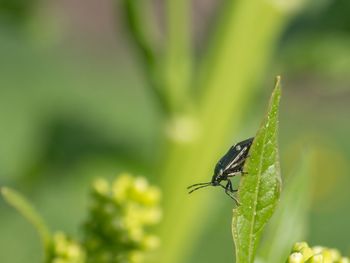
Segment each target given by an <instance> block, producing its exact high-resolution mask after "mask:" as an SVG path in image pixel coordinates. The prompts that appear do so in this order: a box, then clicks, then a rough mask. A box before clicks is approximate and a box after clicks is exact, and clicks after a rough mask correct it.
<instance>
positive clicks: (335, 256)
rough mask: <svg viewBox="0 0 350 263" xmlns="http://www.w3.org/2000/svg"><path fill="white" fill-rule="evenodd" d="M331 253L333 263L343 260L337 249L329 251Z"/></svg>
mask: <svg viewBox="0 0 350 263" xmlns="http://www.w3.org/2000/svg"><path fill="white" fill-rule="evenodd" d="M328 251H329V252H330V253H331V257H332V261H339V260H340V258H341V255H340V252H339V251H338V250H337V249H334V248H333V249H329V250H328Z"/></svg>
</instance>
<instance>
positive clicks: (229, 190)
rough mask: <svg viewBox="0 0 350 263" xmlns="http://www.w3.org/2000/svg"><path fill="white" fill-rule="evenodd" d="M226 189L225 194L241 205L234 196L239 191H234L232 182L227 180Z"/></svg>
mask: <svg viewBox="0 0 350 263" xmlns="http://www.w3.org/2000/svg"><path fill="white" fill-rule="evenodd" d="M224 188H225V193H226V194H227V195H228V196H229V197H230V198H231V199H233V200H234V201H235V203H236V205H240V203H239V202H238V200H237V198H236V197H235V196H234V195H233V193H234V192H237V190H233V188H232V183H231V181H230V180H227V184H226V186H225V187H224Z"/></svg>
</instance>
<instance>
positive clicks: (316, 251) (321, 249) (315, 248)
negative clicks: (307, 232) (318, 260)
mask: <svg viewBox="0 0 350 263" xmlns="http://www.w3.org/2000/svg"><path fill="white" fill-rule="evenodd" d="M324 249H325V248H324V247H321V246H314V247H312V250H313V251H314V254H321V253H322V251H323V250H324Z"/></svg>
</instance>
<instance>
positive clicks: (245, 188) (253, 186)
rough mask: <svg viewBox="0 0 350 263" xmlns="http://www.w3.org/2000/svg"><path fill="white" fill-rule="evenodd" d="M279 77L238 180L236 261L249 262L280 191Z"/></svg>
mask: <svg viewBox="0 0 350 263" xmlns="http://www.w3.org/2000/svg"><path fill="white" fill-rule="evenodd" d="M280 96H281V87H280V77H277V79H276V85H275V89H274V91H273V93H272V96H271V100H270V105H269V108H268V112H267V115H266V117H265V119H264V121H263V123H262V125H261V127H260V129H259V130H258V133H257V134H256V136H255V139H254V142H253V144H252V146H251V148H250V151H249V156H250V157H249V158H248V159H247V161H246V163H245V166H244V170H245V171H246V172H247V173H248V174H247V175H244V176H243V177H242V179H241V182H240V186H239V191H238V198H239V200H240V205H239V206H238V207H237V208H236V209H234V210H233V219H232V234H233V239H234V242H235V246H236V262H237V263H239V262H243V263H252V262H254V256H255V252H256V248H257V245H258V242H259V238H260V236H261V231H262V229H263V228H264V226H265V224H266V223H267V221H268V220H269V219H270V217H271V216H272V213H273V212H274V210H275V207H276V204H277V202H278V199H279V195H280V191H281V177H280V168H279V160H278V159H279V158H278V149H277V130H278V127H277V125H278V108H279V101H280Z"/></svg>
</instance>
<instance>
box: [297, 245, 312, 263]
mask: <svg viewBox="0 0 350 263" xmlns="http://www.w3.org/2000/svg"><path fill="white" fill-rule="evenodd" d="M300 253H301V254H303V257H304V261H306V260H308V259H309V258H311V257H312V256H313V255H314V252H313V251H312V249H311V248H309V247H303V248H302V249H301V250H300Z"/></svg>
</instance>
